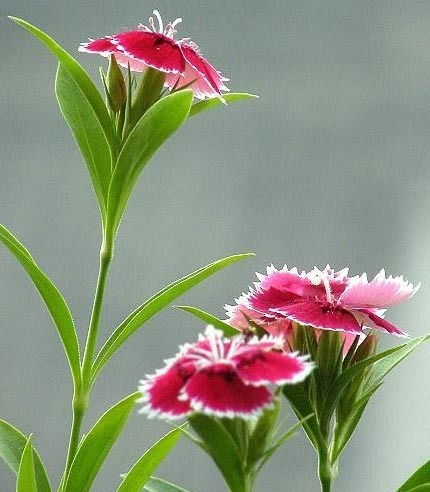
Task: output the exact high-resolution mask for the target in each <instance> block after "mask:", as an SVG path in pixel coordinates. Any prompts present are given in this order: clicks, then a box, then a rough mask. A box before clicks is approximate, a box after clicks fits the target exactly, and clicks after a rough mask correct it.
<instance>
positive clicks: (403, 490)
mask: <svg viewBox="0 0 430 492" xmlns="http://www.w3.org/2000/svg"><path fill="white" fill-rule="evenodd" d="M424 486H428V487H429V488H428V489H426V490H427V491H428V490H430V461H427V463H425V464H424V465H423V466H420V467H419V468H418V470H417V471H416V472H415V473H414V474H413V475H411V476H410V477H409V478H408V479H407V480H406V482H405V483H404V484H403V485H402V486H401V487H400V488H399V490H398V491H397V492H412V490H415V489H417V490H420V489H419V488H418V487H424ZM423 490H424V489H423Z"/></svg>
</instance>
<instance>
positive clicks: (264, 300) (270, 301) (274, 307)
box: [248, 287, 301, 316]
mask: <svg viewBox="0 0 430 492" xmlns="http://www.w3.org/2000/svg"><path fill="white" fill-rule="evenodd" d="M300 300H301V297H300V296H299V295H297V294H293V293H292V292H287V291H285V290H279V289H275V288H273V287H270V288H269V289H267V290H257V291H254V292H252V293H251V294H250V295H249V297H248V304H249V307H250V308H251V309H255V310H256V311H259V312H260V313H263V314H266V315H268V316H275V311H276V312H278V310H279V309H282V308H283V307H284V306H286V305H289V304H291V303H293V302H298V301H300Z"/></svg>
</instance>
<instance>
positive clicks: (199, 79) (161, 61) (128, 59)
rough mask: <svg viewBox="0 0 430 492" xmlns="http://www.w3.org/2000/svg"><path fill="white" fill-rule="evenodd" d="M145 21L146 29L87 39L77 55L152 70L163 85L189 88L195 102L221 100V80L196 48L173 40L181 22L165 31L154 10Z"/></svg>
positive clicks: (222, 85) (140, 70)
mask: <svg viewBox="0 0 430 492" xmlns="http://www.w3.org/2000/svg"><path fill="white" fill-rule="evenodd" d="M154 15H155V16H156V18H157V21H158V28H156V26H155V24H154V19H153V17H150V18H149V27H148V26H144V25H142V24H140V25H139V26H138V28H137V29H135V30H133V31H125V32H121V33H118V34H114V35H112V36H105V37H103V38H99V39H95V40H94V39H90V41H89V42H87V43H82V44H81V45H80V47H79V51H83V52H85V53H97V54H99V55H102V56H105V57H109V56H110V55H114V56H115V58H116V61H117V62H118V63H119V64H120V65H122V66H123V67H127V66H128V65H130V70H133V71H135V72H142V71H143V70H144V69H145V68H146V67H152V68H155V69H157V70H160V71H161V72H165V73H166V74H167V76H166V85H167V86H168V87H170V88H171V89H172V88H176V89H180V88H181V87H184V86H186V85H189V84H190V88H191V89H192V90H193V92H194V95H195V96H196V97H197V98H199V99H205V98H211V97H221V98H222V91H228V88H227V87H226V86H225V85H224V82H225V81H227V80H228V79H226V78H224V77H223V76H222V75H221V74H220V72H218V71H217V70H216V69H215V68H214V67H213V66H212V65H211V64H210V63H209V62H208V61H207V59H206V58H205V57H204V56H203V55H202V53H201V52H200V50H199V48H198V46H197V45H196V44H195V43H193V42H192V41H191V40H190V39H189V38H184V39H180V40H175V39H174V35H175V34H176V26H177V25H178V24H179V23H180V22H182V19H180V18H178V19H176V20H175V21H174V22H169V23H168V24H167V25H166V26H165V27H164V24H163V20H162V19H161V16H160V14H159V12H158V11H157V10H154Z"/></svg>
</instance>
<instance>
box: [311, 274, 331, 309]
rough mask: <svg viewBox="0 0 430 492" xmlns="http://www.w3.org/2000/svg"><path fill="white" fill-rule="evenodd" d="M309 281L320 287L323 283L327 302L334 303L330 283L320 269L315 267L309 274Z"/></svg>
mask: <svg viewBox="0 0 430 492" xmlns="http://www.w3.org/2000/svg"><path fill="white" fill-rule="evenodd" d="M308 279H309V280H310V281H311V283H312V284H313V285H320V284H321V283H322V284H323V285H324V289H325V293H326V296H327V301H328V302H330V303H333V295H332V293H331V287H330V282H329V280H328V277H327V275H326V273H325V272H321V271H320V270H318V268H316V267H315V268H314V269H313V270H312V271H311V272H309V273H308Z"/></svg>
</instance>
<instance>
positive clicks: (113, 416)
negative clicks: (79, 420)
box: [0, 392, 186, 492]
mask: <svg viewBox="0 0 430 492" xmlns="http://www.w3.org/2000/svg"><path fill="white" fill-rule="evenodd" d="M139 396H141V394H140V393H138V392H137V393H133V394H132V395H130V396H128V397H127V398H124V399H123V400H121V401H120V402H118V403H117V404H116V405H114V406H113V407H111V408H110V409H109V410H108V411H107V412H106V413H105V414H104V415H103V416H102V417H101V418H100V419H99V420H98V422H97V423H96V424H95V425H94V427H93V428H92V429H91V430H90V431H89V432H88V434H87V435H86V436H85V437H84V439H83V440H82V442H81V444H80V446H79V449H78V451H77V453H76V456H75V458H74V460H73V463H72V466H71V468H70V471H69V474H68V476H67V477H65V480H64V483H63V485H62V486H61V490H62V492H87V491H89V490H90V488H91V486H92V484H93V482H94V479H95V477H96V475H97V473H98V471H99V469H100V468H101V466H102V465H103V463H104V461H105V459H106V456H107V455H108V453H109V451H110V449H111V448H112V446H113V445H114V443H115V441H116V439H117V438H118V436H119V434H120V432H121V430H122V429H123V427H124V425H125V423H126V422H127V420H128V417H129V415H130V413H131V411H132V409H133V407H134V404H135V402H136V399H137V398H138V397H139ZM182 432H183V431H182V428H177V429H174V430H172V431H170V432H169V433H168V434H166V435H165V436H164V437H162V438H161V439H160V440H159V441H158V442H157V443H155V444H154V445H153V446H152V447H151V448H150V449H149V450H148V451H146V452H145V453H144V454H143V456H142V457H141V458H140V459H139V460H138V461H137V462H136V464H135V465H134V466H133V467H132V468H131V470H130V471H129V472H128V473H127V474H126V476H125V477H124V479H123V481H122V482H121V484H120V486H119V487H118V489H117V492H140V491H141V490H142V488H143V487H144V486H145V485H146V484H147V486H148V488H146V489H145V490H153V491H155V490H157V491H159V492H162V491H164V492H168V491H169V492H170V491H171V492H173V491H177V492H181V491H183V492H186V491H185V490H184V489H181V488H180V487H177V488H175V486H174V485H173V484H168V483H167V482H164V481H162V480H160V479H156V478H152V477H151V474H152V473H153V472H154V470H155V469H156V468H157V466H158V465H159V464H160V463H161V462H162V461H163V460H164V458H165V457H166V456H167V454H168V453H169V452H170V451H171V450H172V448H173V447H174V446H175V444H176V443H177V441H178V439H179V438H180V436H181V435H182ZM0 458H2V459H3V460H4V461H5V463H6V464H7V465H8V466H9V467H10V468H11V470H12V471H13V472H14V473H15V474H16V475H17V489H16V490H17V492H51V487H50V484H49V480H48V477H47V474H46V471H45V469H44V467H43V464H42V461H41V459H40V457H39V455H38V454H37V453H36V451H34V450H33V446H32V436H31V435H30V437H29V438H27V437H26V436H25V435H24V434H22V433H21V432H20V431H19V430H18V429H16V428H15V427H13V426H12V425H10V424H8V423H7V422H5V421H4V420H0Z"/></svg>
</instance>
